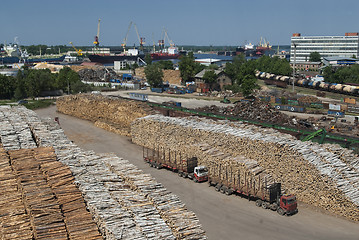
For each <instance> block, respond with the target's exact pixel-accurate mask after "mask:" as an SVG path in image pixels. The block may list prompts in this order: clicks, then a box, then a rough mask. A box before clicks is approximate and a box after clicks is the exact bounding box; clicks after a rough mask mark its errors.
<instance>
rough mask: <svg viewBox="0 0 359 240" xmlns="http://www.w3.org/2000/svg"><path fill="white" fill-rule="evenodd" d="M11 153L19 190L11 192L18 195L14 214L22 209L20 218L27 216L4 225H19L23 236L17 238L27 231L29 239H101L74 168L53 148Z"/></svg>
mask: <svg viewBox="0 0 359 240" xmlns="http://www.w3.org/2000/svg"><path fill="white" fill-rule="evenodd" d="M8 154H9V156H6V158H7V164H8V168H9V169H10V171H8V174H9V175H11V176H12V177H13V179H14V182H15V183H16V189H17V192H14V194H13V195H11V197H13V198H16V197H17V199H14V201H11V203H12V204H11V207H13V208H14V209H13V212H12V213H14V212H19V220H20V217H21V216H22V215H24V214H25V216H24V218H25V219H28V221H17V222H7V223H6V224H5V226H8V225H10V226H11V225H13V224H19V226H18V227H20V230H19V231H18V233H17V234H19V236H20V237H19V236H17V237H15V238H16V239H20V238H21V233H22V231H25V230H26V232H27V233H26V238H27V239H84V238H86V239H102V237H101V235H100V234H99V231H98V229H97V226H96V224H95V223H94V221H93V219H92V216H91V215H90V214H89V213H88V212H87V210H86V206H85V203H84V200H83V198H82V195H81V193H80V191H79V190H78V189H77V188H76V186H75V184H74V179H73V176H72V174H71V171H70V170H69V168H68V167H66V166H64V165H63V164H61V163H60V162H58V161H57V160H56V155H55V153H54V150H53V149H52V148H35V149H21V150H11V151H9V152H8ZM9 158H10V163H11V166H10V165H9ZM12 169H13V170H12ZM0 183H1V184H3V183H4V181H1V182H0ZM14 187H15V186H14ZM8 200H9V199H8ZM22 213H24V214H22ZM9 220H11V219H9ZM13 220H14V219H13ZM25 223H27V225H24V224H25ZM22 229H23V230H22ZM15 238H12V239H15ZM26 238H25V236H24V239H26ZM5 239H10V238H7V237H5Z"/></svg>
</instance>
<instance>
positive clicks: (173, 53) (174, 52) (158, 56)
mask: <svg viewBox="0 0 359 240" xmlns="http://www.w3.org/2000/svg"><path fill="white" fill-rule="evenodd" d="M179 56H181V54H180V53H179V51H178V48H177V47H169V48H168V49H167V50H163V51H159V52H153V53H151V58H152V60H164V59H177V58H179Z"/></svg>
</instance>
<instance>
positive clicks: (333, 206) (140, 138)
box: [131, 115, 359, 221]
mask: <svg viewBox="0 0 359 240" xmlns="http://www.w3.org/2000/svg"><path fill="white" fill-rule="evenodd" d="M131 134H132V141H133V142H134V143H136V144H139V145H142V146H145V147H148V148H153V146H154V145H161V146H162V147H164V148H167V149H171V150H173V151H178V152H182V153H187V154H188V155H189V156H190V157H191V156H196V157H198V161H199V164H202V163H203V164H206V161H208V160H207V158H208V156H209V155H213V154H214V155H216V154H217V155H218V156H217V159H219V158H221V159H223V160H221V161H225V162H226V164H228V165H229V166H231V167H233V168H236V166H235V165H234V164H233V163H232V160H233V159H236V158H238V157H239V158H240V157H242V156H244V157H245V158H246V159H252V160H253V161H255V162H256V163H257V164H258V167H261V168H263V169H265V172H266V173H267V174H269V175H270V176H272V177H273V179H275V180H276V181H277V182H281V183H282V189H283V190H284V193H293V194H295V195H296V196H297V198H298V200H299V201H302V202H305V203H308V204H312V205H314V206H316V207H320V208H322V209H325V210H328V211H330V212H332V213H335V214H338V215H342V216H345V217H347V218H348V219H351V220H355V221H359V210H358V206H359V194H358V192H359V191H358V190H359V184H358V183H359V178H358V176H359V169H358V156H357V155H355V154H353V153H352V152H351V151H349V150H346V149H343V148H341V147H339V146H336V145H329V144H325V145H319V144H317V143H312V142H301V141H298V140H296V139H295V138H294V137H292V136H290V135H287V134H282V133H279V132H278V131H276V130H274V129H267V128H259V127H256V126H253V125H246V124H244V123H239V122H236V123H234V122H229V121H213V120H208V119H200V118H196V117H190V118H171V117H164V116H160V115H151V116H146V117H143V118H141V119H137V120H136V121H135V122H133V123H132V128H131ZM198 144H201V145H203V146H204V145H208V146H210V149H213V152H211V151H209V150H207V151H208V152H207V153H206V154H203V151H202V150H199V148H198V146H196V145H198ZM216 151H218V152H217V153H216ZM223 153H226V154H223ZM228 159H232V160H228ZM217 161H218V160H217ZM253 167H254V166H253ZM255 168H256V167H254V168H253V170H254V169H255ZM258 170H259V169H258ZM254 172H256V170H254Z"/></svg>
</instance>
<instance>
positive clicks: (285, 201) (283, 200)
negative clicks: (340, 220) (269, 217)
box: [277, 195, 298, 215]
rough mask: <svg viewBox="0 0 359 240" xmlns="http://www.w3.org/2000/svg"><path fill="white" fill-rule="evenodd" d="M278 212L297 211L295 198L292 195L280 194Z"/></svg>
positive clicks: (290, 212)
mask: <svg viewBox="0 0 359 240" xmlns="http://www.w3.org/2000/svg"><path fill="white" fill-rule="evenodd" d="M277 211H278V213H279V214H280V215H284V214H287V215H291V214H295V213H297V212H298V209H297V199H296V197H295V196H294V195H282V196H281V197H280V201H279V207H278V210H277Z"/></svg>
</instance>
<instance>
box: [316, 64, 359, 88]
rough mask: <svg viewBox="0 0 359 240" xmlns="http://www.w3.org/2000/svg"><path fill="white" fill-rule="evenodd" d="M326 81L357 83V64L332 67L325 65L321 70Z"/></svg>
mask: <svg viewBox="0 0 359 240" xmlns="http://www.w3.org/2000/svg"><path fill="white" fill-rule="evenodd" d="M323 76H324V79H325V81H326V82H330V83H357V84H359V65H357V64H354V65H352V66H347V67H339V68H333V67H332V66H327V67H325V68H324V70H323Z"/></svg>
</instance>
